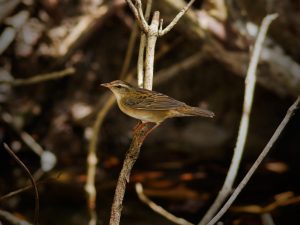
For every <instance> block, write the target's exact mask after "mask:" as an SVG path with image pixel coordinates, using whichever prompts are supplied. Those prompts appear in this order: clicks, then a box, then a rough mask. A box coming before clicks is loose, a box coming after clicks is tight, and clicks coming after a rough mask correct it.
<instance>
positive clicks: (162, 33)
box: [159, 0, 195, 36]
mask: <svg viewBox="0 0 300 225" xmlns="http://www.w3.org/2000/svg"><path fill="white" fill-rule="evenodd" d="M194 2H195V0H191V1H190V2H189V3H188V4H187V5H186V6H185V7H184V8H183V9H182V10H181V11H180V12H179V13H178V14H177V15H176V16H175V18H174V19H173V20H172V21H171V23H169V25H168V26H167V27H165V28H164V29H163V30H162V31H160V32H159V36H163V35H165V34H166V33H168V32H169V31H170V30H172V28H173V27H174V26H175V25H176V24H177V23H178V21H179V20H180V18H181V17H182V16H183V15H184V14H185V13H186V11H187V10H188V9H189V8H190V6H191V5H192V4H193V3H194Z"/></svg>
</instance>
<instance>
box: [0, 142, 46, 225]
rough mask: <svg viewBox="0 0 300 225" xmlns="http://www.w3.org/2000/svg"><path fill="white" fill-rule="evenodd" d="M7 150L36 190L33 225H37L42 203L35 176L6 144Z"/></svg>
mask: <svg viewBox="0 0 300 225" xmlns="http://www.w3.org/2000/svg"><path fill="white" fill-rule="evenodd" d="M3 146H4V148H5V150H6V151H7V152H8V153H9V154H10V156H11V157H12V158H14V160H16V162H17V163H18V164H19V165H20V166H21V168H22V169H23V170H24V171H25V173H26V174H27V176H28V177H29V179H30V181H31V184H32V186H33V189H34V196H35V209H34V220H33V224H34V225H37V224H38V218H39V210H40V203H39V192H38V189H37V186H36V183H35V181H34V178H33V176H32V175H31V173H30V171H29V169H28V168H27V167H26V165H25V164H24V163H23V162H22V161H21V160H20V159H19V158H18V156H16V154H15V153H14V152H13V150H12V149H11V148H10V147H9V146H8V145H7V144H6V143H4V144H3Z"/></svg>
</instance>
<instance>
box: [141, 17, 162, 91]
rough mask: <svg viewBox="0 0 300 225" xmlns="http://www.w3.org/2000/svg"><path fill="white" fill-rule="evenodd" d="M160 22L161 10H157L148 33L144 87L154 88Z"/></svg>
mask: <svg viewBox="0 0 300 225" xmlns="http://www.w3.org/2000/svg"><path fill="white" fill-rule="evenodd" d="M159 22H160V20H159V11H155V12H154V15H153V18H152V21H151V24H150V26H149V30H148V33H147V46H146V57H145V76H144V88H145V89H148V90H152V85H153V70H154V69H153V68H154V52H155V44H156V40H157V35H158V26H159Z"/></svg>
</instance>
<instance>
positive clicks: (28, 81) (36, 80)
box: [0, 67, 75, 86]
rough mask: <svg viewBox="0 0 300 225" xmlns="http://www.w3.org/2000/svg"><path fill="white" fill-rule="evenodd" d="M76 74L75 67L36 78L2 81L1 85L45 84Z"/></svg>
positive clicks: (36, 76)
mask: <svg viewBox="0 0 300 225" xmlns="http://www.w3.org/2000/svg"><path fill="white" fill-rule="evenodd" d="M74 73H75V69H74V68H73V67H70V68H67V69H65V70H61V71H56V72H52V73H46V74H39V75H35V76H34V77H31V78H28V79H14V80H7V81H0V84H1V83H8V84H11V85H13V86H23V85H31V84H36V83H40V82H45V81H49V80H55V79H59V78H63V77H65V76H70V75H73V74H74Z"/></svg>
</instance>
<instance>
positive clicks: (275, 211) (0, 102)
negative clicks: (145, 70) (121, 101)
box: [0, 0, 300, 225]
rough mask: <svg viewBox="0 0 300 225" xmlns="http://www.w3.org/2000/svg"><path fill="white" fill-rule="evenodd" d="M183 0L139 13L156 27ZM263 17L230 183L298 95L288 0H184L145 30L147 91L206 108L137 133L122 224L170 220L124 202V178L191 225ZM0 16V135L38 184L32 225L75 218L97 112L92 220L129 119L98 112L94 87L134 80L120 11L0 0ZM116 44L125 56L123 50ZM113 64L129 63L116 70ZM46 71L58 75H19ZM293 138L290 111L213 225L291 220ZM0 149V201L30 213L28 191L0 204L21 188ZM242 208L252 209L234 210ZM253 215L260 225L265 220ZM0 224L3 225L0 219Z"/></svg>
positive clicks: (215, 181)
mask: <svg viewBox="0 0 300 225" xmlns="http://www.w3.org/2000/svg"><path fill="white" fill-rule="evenodd" d="M185 4H186V2H185V1H183V0H160V1H154V6H153V9H155V10H159V11H160V13H161V17H162V18H163V19H164V24H168V22H169V21H171V20H172V18H173V17H174V16H175V15H176V14H177V13H178V11H180V9H181V8H183V6H184V5H185ZM144 5H145V4H144ZM275 12H276V13H278V14H279V17H278V18H277V19H276V20H275V21H274V22H273V24H272V25H271V27H270V30H269V32H268V37H267V38H266V41H265V44H264V47H263V52H262V55H261V61H260V63H259V66H258V73H257V76H258V81H257V86H256V90H255V97H254V103H253V109H252V113H251V119H250V129H249V135H248V138H247V142H246V149H245V154H244V157H243V161H242V164H241V168H240V171H239V175H238V180H240V179H241V178H242V177H243V175H244V174H245V173H246V172H247V171H248V170H249V168H250V166H251V165H252V163H253V162H254V160H255V159H256V157H257V156H258V154H259V153H260V152H261V151H262V149H263V148H264V146H265V145H266V144H267V142H268V140H269V139H270V137H271V136H272V134H273V133H274V131H275V129H276V128H277V126H278V125H279V123H280V121H281V120H282V119H283V117H284V116H285V113H286V111H287V109H288V108H289V106H290V105H291V104H292V103H293V101H294V100H295V98H296V96H297V95H299V93H300V65H299V63H300V41H299V40H300V16H299V15H300V2H299V1H298V0H289V1H279V0H262V1H255V2H253V1H250V0H242V1H237V0H197V1H196V2H195V3H194V4H193V6H192V8H191V10H189V12H188V13H187V14H186V15H185V16H184V17H183V18H182V20H180V22H179V23H178V24H177V25H176V26H175V28H174V29H173V30H172V31H171V32H170V33H168V34H167V35H166V36H164V37H162V38H159V39H158V43H157V46H156V61H155V68H154V69H155V73H154V74H155V75H154V79H155V83H154V90H156V91H159V92H162V93H164V94H167V95H169V96H172V97H174V98H175V99H178V100H181V101H184V102H186V103H187V104H190V105H193V106H201V107H202V108H207V109H209V110H211V111H213V112H214V113H215V114H216V117H215V118H214V119H206V118H176V119H172V120H167V121H166V122H164V123H163V124H162V125H161V126H160V127H159V128H158V129H156V130H155V131H154V132H153V133H151V134H150V136H149V137H148V138H147V139H146V141H145V143H144V145H143V147H142V151H141V155H140V157H139V159H138V160H137V163H136V165H135V166H134V169H133V172H132V175H131V182H130V183H129V185H128V189H127V192H126V196H125V200H124V208H123V214H122V224H131V225H133V224H143V225H148V224H158V225H159V224H172V222H170V221H167V220H166V219H165V218H163V217H161V216H160V215H157V214H156V213H154V212H153V211H152V210H151V209H149V208H148V206H146V205H145V204H144V203H142V202H141V201H140V200H139V199H138V197H137V194H136V192H135V189H134V184H135V183H136V182H141V183H142V184H143V186H144V192H145V194H146V195H147V196H148V197H149V198H151V199H152V200H154V201H155V202H156V203H158V204H160V205H161V206H163V207H164V208H165V209H167V210H168V211H170V212H172V213H174V214H175V215H177V216H181V217H184V218H186V219H187V220H189V221H191V222H192V223H195V224H196V223H197V222H198V221H199V220H200V219H201V218H202V216H203V215H204V213H205V212H206V210H207V209H208V207H209V206H210V204H211V203H212V202H213V200H214V198H215V197H216V195H217V193H218V191H219V189H220V188H221V186H222V184H223V181H224V178H225V176H226V173H227V170H228V167H229V164H230V161H231V157H232V154H233V149H234V146H235V142H236V137H237V132H238V126H239V121H240V118H241V112H242V103H243V93H244V77H245V74H246V71H247V67H248V63H249V59H250V55H251V49H252V48H253V44H254V41H255V37H256V34H257V32H258V29H259V26H260V23H261V20H262V18H263V17H264V16H265V15H267V14H270V13H275ZM0 23H1V25H0V140H1V143H4V142H5V143H7V144H8V145H9V146H10V147H11V148H12V149H13V151H14V152H15V153H16V154H17V155H18V157H19V158H20V159H21V160H22V161H23V162H24V164H26V165H27V167H28V168H29V170H30V171H31V172H32V174H33V175H34V177H35V179H36V180H38V181H37V185H38V189H39V193H40V202H41V206H40V219H39V220H40V224H42V225H52V224H68V225H77V224H78V225H79V224H87V223H88V221H89V215H88V210H87V201H86V193H85V190H84V185H85V182H86V170H87V169H86V167H87V165H86V158H87V152H88V149H89V147H90V146H91V139H92V137H93V134H95V129H94V128H93V127H94V124H95V121H96V118H97V114H98V112H103V114H104V117H103V123H102V124H101V126H100V129H99V133H96V137H97V139H98V140H97V145H96V149H97V155H98V157H99V162H98V165H97V170H96V189H97V214H98V220H99V221H98V224H107V223H108V219H109V213H110V207H111V202H112V199H113V193H114V188H115V185H116V180H117V177H118V174H119V171H120V169H121V166H122V161H123V158H124V155H125V152H126V150H127V149H128V147H129V145H130V142H131V138H132V128H133V127H134V126H135V124H136V123H137V121H136V120H134V119H132V118H129V117H127V116H126V115H124V114H123V113H122V112H121V111H120V110H119V109H118V108H117V107H116V105H115V104H114V105H112V107H110V106H109V104H110V103H109V102H111V100H109V99H111V93H110V92H109V91H108V90H106V89H105V88H103V87H101V86H100V84H101V83H104V82H109V81H112V80H116V79H119V78H120V76H121V79H123V80H125V79H130V80H131V83H133V84H136V81H135V77H136V74H135V73H136V61H137V54H138V45H139V37H140V31H139V30H137V27H136V24H135V19H134V17H133V15H132V13H131V11H130V10H129V8H128V6H127V5H126V3H125V1H124V0H110V1H104V0H61V1H58V0H39V1H34V0H2V1H0ZM128 49H129V50H132V56H131V57H126V52H128ZM125 59H127V60H128V59H131V60H130V62H129V64H128V68H126V65H125V66H124V61H125ZM125 64H126V63H125ZM73 70H74V71H73ZM55 71H60V75H61V76H57V77H55V79H52V80H45V81H43V82H38V81H37V82H36V83H31V84H26V83H24V80H26V79H29V78H32V77H35V76H38V77H39V78H41V77H43V76H44V75H43V74H48V73H52V72H55ZM61 71H62V72H61ZM52 75H53V74H52ZM107 108H108V109H109V110H108V112H107V113H104V111H105V110H106V109H107ZM299 137H300V113H298V114H296V115H295V116H294V117H293V118H292V119H291V121H290V123H289V125H288V126H287V128H286V129H285V131H284V132H283V134H282V135H281V136H280V138H279V140H278V141H277V142H276V144H275V146H274V147H273V149H272V151H271V153H270V154H269V155H268V156H267V158H266V159H265V161H264V162H263V164H262V165H261V167H260V168H259V170H258V171H257V172H256V174H255V176H254V177H253V179H252V180H251V182H250V183H249V184H248V185H247V187H246V188H245V190H244V191H243V192H242V194H241V195H240V196H239V198H238V199H237V201H236V202H235V204H234V205H233V207H231V209H230V210H229V212H227V213H226V215H225V216H224V217H223V218H222V221H223V222H224V224H235V225H238V224H244V225H247V224H251V225H252V224H253V225H256V224H264V225H272V224H286V225H292V224H295V225H296V224H299V223H300V216H299V210H300V205H299V202H300V200H299V198H300V197H298V196H299V195H300V179H299V178H300V174H299V171H300V164H299V158H300V151H299V150H300V141H299ZM0 148H1V149H0V150H1V151H0V208H1V210H4V211H8V212H10V213H12V214H13V215H14V216H16V217H17V218H20V219H25V220H27V221H32V217H33V211H34V196H33V191H32V189H29V190H24V191H22V192H21V193H19V194H17V195H14V196H12V197H9V198H5V199H1V196H4V195H6V194H7V193H10V192H12V191H14V190H17V189H20V188H23V187H26V186H28V185H30V183H29V180H28V177H27V176H26V174H25V173H24V172H23V170H22V169H21V168H20V167H19V166H18V165H17V163H16V161H14V160H13V159H12V158H11V157H10V156H9V154H8V153H7V152H6V151H5V150H4V148H3V147H2V144H1V147H0ZM278 202H283V204H279V203H278ZM274 204H275V207H273V208H272V207H269V208H268V209H266V207H268V206H270V205H272V206H274ZM250 205H255V206H257V207H258V208H259V207H261V208H260V210H256V211H255V210H251V209H249V208H245V207H244V206H250ZM265 214H267V215H268V217H269V219H270V218H271V219H272V220H273V222H274V223H271V222H266V219H264V218H265V217H264V215H265ZM0 221H1V222H2V223H3V224H11V223H9V222H7V221H6V220H5V219H4V218H3V217H2V216H1V217H0ZM268 221H269V220H268Z"/></svg>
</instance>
